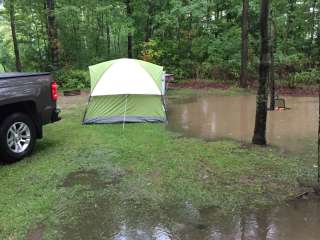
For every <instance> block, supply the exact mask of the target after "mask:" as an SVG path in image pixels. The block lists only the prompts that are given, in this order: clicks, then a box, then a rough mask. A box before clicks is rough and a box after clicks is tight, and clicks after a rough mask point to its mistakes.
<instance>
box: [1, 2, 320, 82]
mask: <svg viewBox="0 0 320 240" xmlns="http://www.w3.org/2000/svg"><path fill="white" fill-rule="evenodd" d="M1 2H2V7H0V9H1V10H0V32H1V34H0V63H1V64H2V65H3V66H4V67H5V69H6V70H7V71H16V69H17V70H21V71H54V72H55V73H56V77H57V80H58V81H59V83H60V85H62V86H63V87H65V88H82V87H88V86H89V79H88V74H87V67H88V66H89V65H92V64H96V63H99V62H102V61H107V60H110V59H115V58H122V57H133V58H138V59H143V60H146V61H150V62H153V63H157V64H160V65H163V66H164V67H165V68H166V71H167V72H170V73H173V74H174V75H175V77H176V79H178V80H179V79H183V80H186V79H209V80H217V81H229V82H232V83H238V82H239V81H240V79H242V78H243V77H241V76H244V84H243V85H246V84H247V83H249V84H250V83H252V82H253V81H255V80H257V79H258V70H259V56H260V25H259V15H260V0H250V1H249V0H197V1H192V0H157V1H153V0H90V1H88V0H68V1H66V0H6V1H1V0H0V4H1ZM319 9H320V2H319V1H318V0H304V1H298V0H277V1H272V2H271V5H270V11H269V33H270V34H269V35H270V36H269V42H270V47H271V54H270V55H271V56H270V59H271V66H272V67H271V69H272V71H273V73H274V77H275V79H276V80H277V81H281V82H283V83H285V84H287V85H289V86H290V87H294V86H295V85H296V84H315V83H316V81H317V78H319V75H320V70H319V65H320V63H319V62H320V13H319ZM12 27H13V28H14V33H13V31H12ZM13 35H15V36H13ZM17 58H18V59H17ZM246 62H247V64H246ZM241 63H242V65H241ZM19 68H21V69H19ZM241 70H242V71H241ZM243 71H244V72H243Z"/></svg>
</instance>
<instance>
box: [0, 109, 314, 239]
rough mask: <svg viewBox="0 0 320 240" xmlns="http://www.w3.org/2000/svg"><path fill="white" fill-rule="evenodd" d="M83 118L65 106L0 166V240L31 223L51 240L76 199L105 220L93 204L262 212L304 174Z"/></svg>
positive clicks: (245, 152) (231, 149)
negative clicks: (19, 157) (19, 154)
mask: <svg viewBox="0 0 320 240" xmlns="http://www.w3.org/2000/svg"><path fill="white" fill-rule="evenodd" d="M82 113H83V106H82V105H81V106H77V107H75V106H73V107H71V108H68V109H66V110H65V111H64V112H63V120H62V121H61V122H59V123H57V124H54V125H49V126H46V127H45V138H44V139H43V140H42V141H39V142H38V144H37V148H36V151H35V153H34V154H33V155H32V156H31V157H29V158H27V159H25V160H23V161H21V162H19V163H16V164H13V165H7V166H1V168H0V185H1V188H0V206H1V209H0V239H10V240H11V239H23V238H25V237H24V236H26V235H27V234H28V232H29V234H30V229H31V230H32V229H35V228H37V226H39V225H40V226H42V227H41V229H45V233H44V234H45V238H46V239H56V238H58V237H57V236H59V235H60V234H63V232H64V231H67V232H68V229H67V230H66V229H65V226H67V225H68V224H70V225H72V224H73V225H77V224H78V225H79V222H81V221H84V219H85V218H81V217H80V216H81V214H80V213H79V212H81V211H84V212H85V207H83V205H82V203H83V202H86V204H87V205H88V204H89V205H90V206H91V208H90V209H92V208H93V209H96V207H95V206H96V205H97V206H98V207H97V209H98V210H99V212H98V213H100V214H104V213H103V212H102V211H103V210H104V211H107V209H105V208H103V209H99V201H101V199H103V202H106V201H108V204H107V206H108V208H111V209H113V211H118V210H119V211H127V212H131V209H132V212H135V213H136V212H137V209H144V211H148V209H152V214H153V213H154V214H155V213H156V212H157V211H160V209H163V208H165V209H172V208H174V209H179V207H181V208H183V206H185V205H186V204H188V206H189V205H190V206H192V207H193V208H195V209H203V208H216V209H220V210H222V211H226V212H228V211H238V210H240V209H243V208H257V207H260V206H267V205H270V204H276V203H279V202H283V201H284V200H286V199H288V198H291V197H293V196H294V195H295V194H296V193H297V192H298V191H299V186H298V182H297V178H299V177H302V176H304V175H308V174H309V175H310V171H309V170H308V169H306V168H305V165H304V159H303V158H301V157H294V156H290V157H288V156H285V155H281V154H280V153H279V152H278V151H277V150H275V149H272V148H260V147H254V146H250V145H249V146H244V145H242V144H241V143H238V142H234V141H227V140H225V141H215V142H206V141H203V140H199V139H191V138H184V137H182V136H179V135H175V134H173V133H170V132H168V131H166V129H165V126H164V125H162V124H127V125H125V129H124V130H123V129H122V125H121V124H120V125H95V126H82V125H81V124H80V121H81V117H82ZM83 209H84V210H83ZM115 209H118V210H115ZM134 209H135V210H134ZM177 211H178V210H177ZM138 212H139V211H138ZM150 212H151V210H150ZM150 212H149V213H150ZM75 213H77V214H75ZM94 213H95V214H96V215H94V217H95V218H96V219H99V214H98V215H97V212H96V211H95V212H94ZM79 214H80V215H79ZM85 214H88V213H87V212H86V213H84V216H86V215H85ZM134 215H135V214H134ZM86 221H88V220H86ZM80 226H82V225H81V224H80ZM83 227H85V226H83ZM66 237H67V235H66V236H64V239H69V238H66Z"/></svg>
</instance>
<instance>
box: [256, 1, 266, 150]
mask: <svg viewBox="0 0 320 240" xmlns="http://www.w3.org/2000/svg"><path fill="white" fill-rule="evenodd" d="M268 17H269V0H261V13H260V31H261V53H260V67H259V88H258V94H257V110H256V122H255V128H254V135H253V138H252V143H253V144H257V145H266V143H267V141H266V123H267V102H268V96H267V81H268V73H269V65H270V64H269V37H268V32H269V31H268Z"/></svg>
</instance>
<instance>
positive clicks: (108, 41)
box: [107, 24, 111, 57]
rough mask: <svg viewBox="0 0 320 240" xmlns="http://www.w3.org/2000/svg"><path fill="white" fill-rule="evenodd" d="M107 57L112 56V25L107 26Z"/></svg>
mask: <svg viewBox="0 0 320 240" xmlns="http://www.w3.org/2000/svg"><path fill="white" fill-rule="evenodd" d="M107 55H108V57H110V55H111V37H110V25H109V24H107Z"/></svg>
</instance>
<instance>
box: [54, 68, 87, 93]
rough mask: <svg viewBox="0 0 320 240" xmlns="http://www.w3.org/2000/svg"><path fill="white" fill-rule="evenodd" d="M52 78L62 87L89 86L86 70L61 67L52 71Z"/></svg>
mask: <svg viewBox="0 0 320 240" xmlns="http://www.w3.org/2000/svg"><path fill="white" fill-rule="evenodd" d="M54 78H55V80H56V81H57V83H58V85H59V86H60V87H62V88H63V89H82V88H90V77H89V73H88V71H84V70H74V69H62V70H59V71H57V72H55V73H54Z"/></svg>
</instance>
